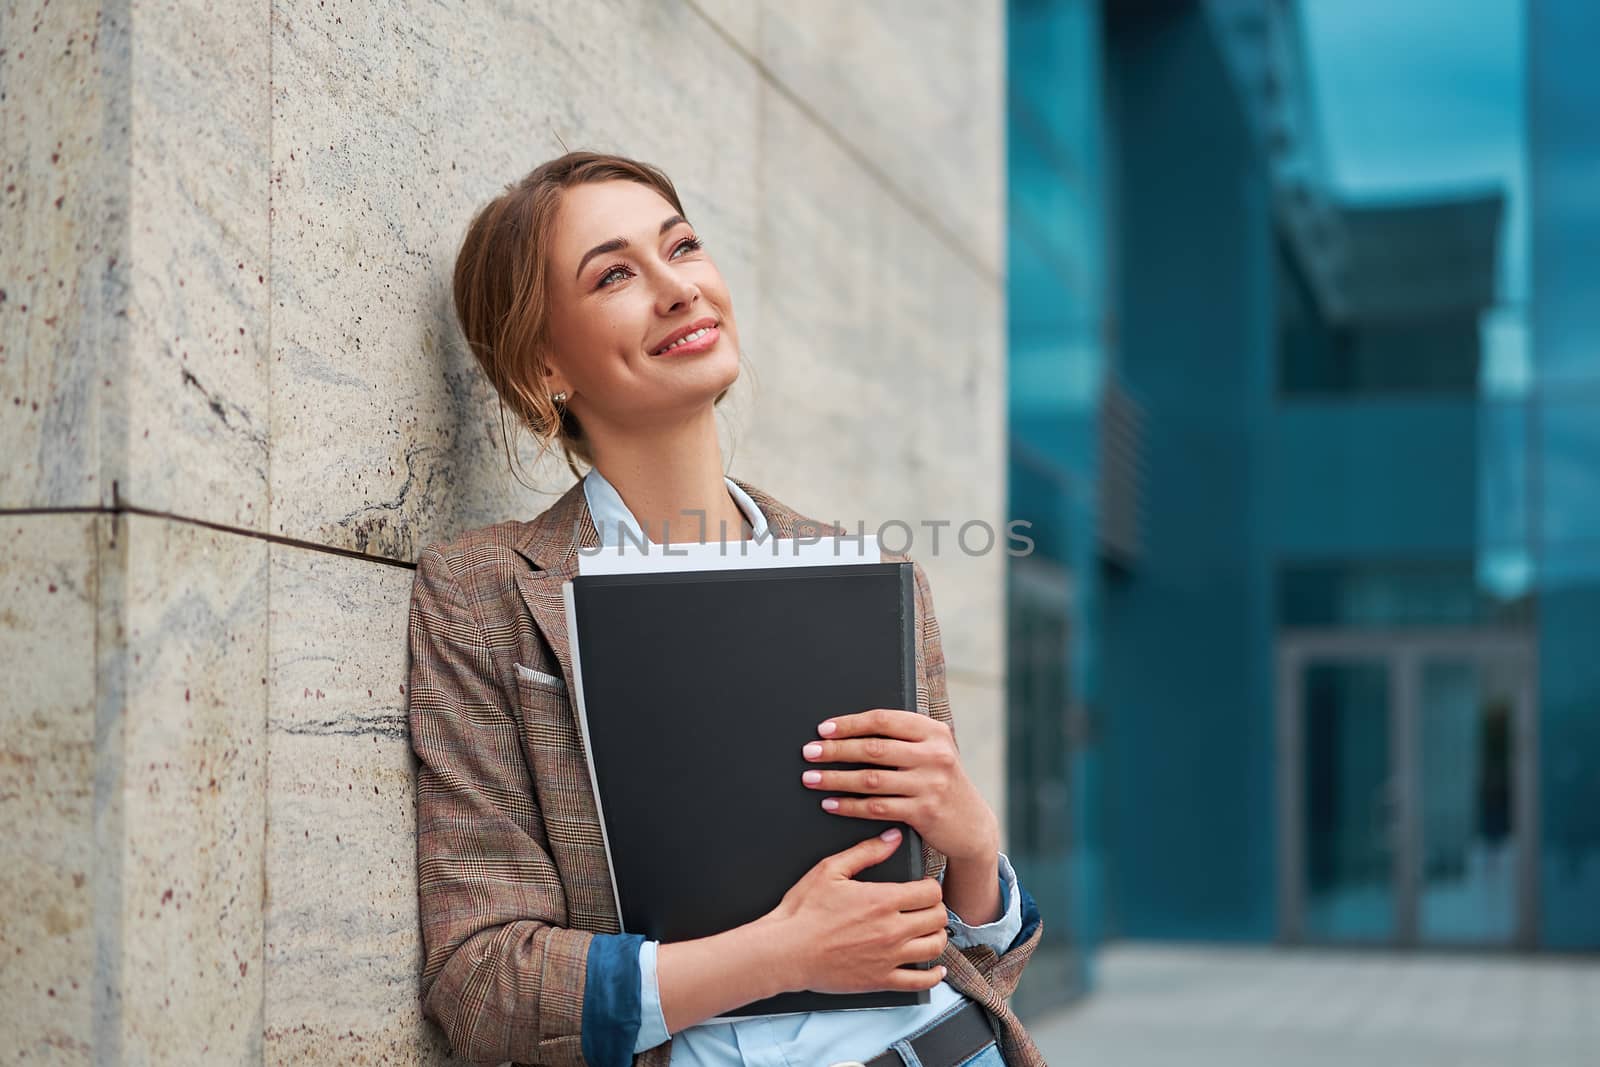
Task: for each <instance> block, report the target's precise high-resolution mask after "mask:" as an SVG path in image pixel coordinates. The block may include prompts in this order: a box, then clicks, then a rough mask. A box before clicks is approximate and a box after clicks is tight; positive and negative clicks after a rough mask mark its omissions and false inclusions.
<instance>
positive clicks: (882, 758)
mask: <svg viewBox="0 0 1600 1067" xmlns="http://www.w3.org/2000/svg"><path fill="white" fill-rule="evenodd" d="M817 733H819V734H821V735H822V738H823V739H822V740H820V741H811V742H808V743H807V744H806V746H805V748H804V749H803V750H802V752H801V754H802V755H803V756H804V757H805V758H806V759H807V760H808V761H810V762H812V763H872V764H880V765H882V767H883V768H885V769H881V770H880V769H879V768H878V767H868V768H865V769H862V770H854V771H838V770H809V771H806V772H805V773H804V774H803V775H802V776H801V781H802V782H804V783H805V785H806V787H807V788H809V789H816V790H819V791H822V792H841V793H865V794H868V795H867V796H861V797H827V798H825V799H824V800H823V801H822V806H823V808H824V809H825V810H828V811H831V812H833V813H834V814H835V815H846V816H850V817H852V818H857V819H887V820H894V821H899V822H904V823H906V824H907V825H909V826H910V827H911V828H912V829H914V830H916V831H917V833H919V834H921V835H922V838H923V840H924V841H926V842H927V843H928V844H929V845H931V846H933V847H934V848H936V849H938V850H939V851H940V852H942V853H944V855H945V856H946V857H947V858H949V859H951V860H953V861H958V862H959V861H966V860H971V861H977V862H987V861H990V860H993V859H994V857H995V855H996V853H997V852H998V851H999V848H1000V822H999V820H998V819H997V818H996V817H995V814H994V811H993V810H992V809H991V808H990V807H989V804H988V802H987V801H985V800H984V799H983V795H982V794H981V793H979V792H978V788H977V786H975V785H973V783H972V779H970V778H968V777H967V772H966V770H965V769H964V768H963V767H962V766H961V757H960V754H959V753H958V752H957V751H956V742H955V736H954V734H952V733H951V731H950V727H948V726H947V725H945V724H944V723H942V722H940V721H939V720H938V719H935V718H932V717H930V716H927V715H922V714H919V713H917V712H914V711H905V710H903V709H899V708H872V709H871V710H869V711H862V712H857V713H856V714H854V715H839V716H836V717H834V718H832V719H828V720H827V721H825V722H823V723H822V724H821V725H819V726H818V727H817Z"/></svg>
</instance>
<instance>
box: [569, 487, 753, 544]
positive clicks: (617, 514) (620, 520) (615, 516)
mask: <svg viewBox="0 0 1600 1067" xmlns="http://www.w3.org/2000/svg"><path fill="white" fill-rule="evenodd" d="M722 481H723V484H725V485H726V486H727V487H728V495H729V496H731V497H732V498H733V502H734V503H735V504H737V505H739V510H740V511H742V512H744V517H745V519H746V520H748V521H749V523H750V532H751V535H752V536H753V537H755V538H756V539H757V540H758V541H759V540H764V539H765V538H766V537H767V517H766V516H765V515H763V514H762V513H761V509H760V508H759V507H757V506H756V502H755V501H754V500H751V499H750V494H749V493H747V492H745V491H744V489H743V488H742V487H741V486H740V485H739V483H738V482H736V481H734V480H733V479H732V478H729V477H728V476H727V475H723V476H722ZM583 496H584V499H585V500H586V501H588V504H589V517H590V518H591V519H593V520H594V528H595V532H596V533H598V534H599V535H600V543H601V544H602V545H604V546H606V547H607V548H613V547H615V546H616V545H618V544H619V543H627V544H633V545H637V544H641V543H643V542H644V540H645V537H644V532H643V529H642V528H641V527H640V525H639V520H638V519H636V518H634V515H633V512H631V511H629V510H628V505H626V504H624V503H623V502H622V494H621V493H618V492H617V487H616V486H614V485H612V484H611V482H610V481H609V480H608V479H607V478H606V476H605V475H603V474H601V473H600V469H599V468H598V467H590V468H589V473H587V474H585V475H584V476H583ZM684 518H685V519H686V520H688V521H690V522H693V521H694V517H693V516H692V515H686V516H684ZM619 531H626V532H625V533H619ZM706 532H707V536H710V530H707V531H706ZM619 539H620V540H619Z"/></svg>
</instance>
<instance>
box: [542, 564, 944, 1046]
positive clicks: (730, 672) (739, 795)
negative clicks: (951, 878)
mask: <svg viewBox="0 0 1600 1067" xmlns="http://www.w3.org/2000/svg"><path fill="white" fill-rule="evenodd" d="M914 581H915V579H914V577H913V573H912V565H911V564H910V563H852V564H837V565H836V564H822V565H817V566H779V567H756V568H739V569H733V570H700V571H676V572H646V573H638V574H593V575H580V576H578V577H576V578H574V579H572V581H571V582H570V584H569V586H568V588H567V589H566V591H565V592H566V594H567V611H568V626H569V629H573V631H574V632H573V633H572V635H571V637H572V649H573V652H572V662H573V668H574V674H575V676H576V681H577V684H578V688H579V693H578V694H577V695H578V714H579V717H580V719H581V720H582V722H581V725H582V729H583V739H584V746H585V751H586V755H587V757H588V760H589V770H590V774H591V776H592V778H593V782H594V786H595V793H596V797H597V798H598V801H599V808H600V820H601V828H602V831H603V834H604V838H605V846H606V852H607V855H608V856H609V858H610V863H611V872H612V880H613V883H614V885H613V889H614V891H615V893H616V897H617V905H618V913H619V914H620V916H621V919H622V929H623V931H624V932H628V933H641V934H644V935H645V936H647V937H649V938H651V939H653V940H659V941H665V942H671V941H682V940H689V939H692V938H698V937H705V936H709V935H711V934H715V933H720V932H721V931H724V930H728V929H732V928H733V927H736V926H740V925H742V924H744V923H746V922H750V921H752V920H754V919H757V918H760V917H761V916H762V915H764V914H766V913H767V912H769V911H771V910H772V909H773V908H774V907H776V906H777V905H778V904H779V903H780V901H781V900H782V899H783V895H784V893H786V892H787V891H788V890H789V888H790V887H791V886H793V885H794V883H795V882H797V881H799V880H800V878H801V876H803V875H804V874H805V873H806V871H808V870H809V869H810V868H811V867H812V866H813V865H814V864H815V863H816V862H817V861H818V860H820V859H822V858H823V857H824V856H827V855H830V854H832V853H835V852H840V851H843V850H844V849H846V848H848V847H850V846H851V845H853V844H855V843H856V842H858V841H862V840H864V839H866V838H868V837H870V836H872V835H873V834H877V833H880V832H882V831H883V830H886V829H888V828H889V827H891V826H898V827H899V828H900V829H901V831H902V834H903V836H902V838H901V842H900V847H899V848H898V849H897V850H896V851H895V853H894V855H893V856H891V857H890V858H889V859H888V860H887V861H885V862H883V863H881V864H877V865H874V866H872V867H868V868H866V869H865V870H863V871H862V872H861V873H860V874H858V875H857V876H856V877H857V878H858V879H859V880H862V881H901V882H905V881H914V880H916V879H919V878H922V877H924V873H925V872H924V870H923V860H922V839H921V837H920V836H919V835H918V834H917V833H916V832H915V831H913V830H912V829H911V828H910V827H909V826H907V825H906V824H904V823H897V822H889V821H880V820H871V819H860V818H854V817H849V816H840V815H834V814H831V813H829V812H826V811H823V810H822V808H821V801H822V798H823V797H825V796H830V795H841V794H837V793H828V792H824V791H821V790H816V789H812V788H809V787H807V786H805V785H804V784H802V782H801V781H800V775H801V773H802V772H803V771H805V770H806V769H808V768H809V767H813V766H815V767H819V768H824V769H826V768H840V769H850V768H856V767H862V766H867V765H866V764H856V763H828V764H814V763H812V762H811V761H808V760H806V759H805V758H804V757H803V756H802V755H801V752H800V750H801V747H802V746H803V745H805V744H806V743H807V742H808V741H815V740H819V735H818V734H817V725H818V724H819V723H821V722H822V721H823V720H824V719H827V718H829V717H831V716H837V715H844V714H849V713H852V712H857V711H865V710H867V709H868V708H873V707H885V708H907V709H911V710H915V709H916V707H917V703H916V700H917V691H916V648H915V633H914V631H915V603H916V602H915V585H914ZM914 966H918V967H920V968H927V967H928V966H931V963H919V964H915V965H914ZM928 1001H929V995H928V991H927V990H916V991H903V990H884V991H874V992H867V993H848V994H843V993H818V992H814V991H808V990H807V991H796V992H789V993H783V994H780V995H778V996H776V997H769V998H766V999H763V1000H759V1001H754V1002H751V1003H749V1004H746V1005H744V1006H742V1007H740V1008H736V1009H734V1010H732V1011H729V1012H727V1013H726V1016H749V1015H761V1014H769V1013H779V1012H795V1011H815V1010H821V1009H837V1008H874V1007H888V1006H895V1005H906V1004H926V1003H928ZM726 1016H719V1017H718V1018H724V1017H726Z"/></svg>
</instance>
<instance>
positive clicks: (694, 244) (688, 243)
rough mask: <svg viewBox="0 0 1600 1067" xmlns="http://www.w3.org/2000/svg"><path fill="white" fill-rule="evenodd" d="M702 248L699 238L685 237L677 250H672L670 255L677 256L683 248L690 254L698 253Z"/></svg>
mask: <svg viewBox="0 0 1600 1067" xmlns="http://www.w3.org/2000/svg"><path fill="white" fill-rule="evenodd" d="M702 247H703V246H702V244H701V243H700V238H698V237H685V238H684V239H683V242H682V243H681V244H679V245H678V247H677V248H674V249H673V250H672V254H673V255H677V254H678V253H679V252H681V251H683V250H684V249H685V248H687V249H688V250H689V251H691V252H698V251H699V250H700V249H701V248H702Z"/></svg>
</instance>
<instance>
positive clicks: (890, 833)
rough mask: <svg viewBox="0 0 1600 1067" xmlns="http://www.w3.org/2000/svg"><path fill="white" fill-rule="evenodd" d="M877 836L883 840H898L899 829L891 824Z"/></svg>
mask: <svg viewBox="0 0 1600 1067" xmlns="http://www.w3.org/2000/svg"><path fill="white" fill-rule="evenodd" d="M878 836H879V837H881V838H883V839H884V840H885V841H898V840H900V831H899V830H897V829H895V828H894V827H893V826H891V827H889V828H888V829H887V830H885V831H884V832H883V833H881V834H879V835H878Z"/></svg>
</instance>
